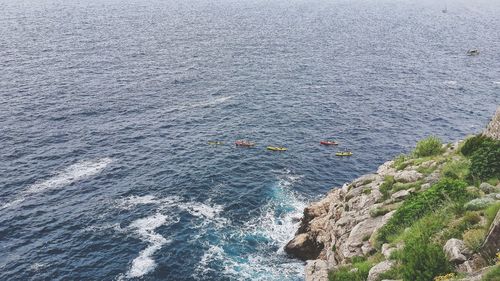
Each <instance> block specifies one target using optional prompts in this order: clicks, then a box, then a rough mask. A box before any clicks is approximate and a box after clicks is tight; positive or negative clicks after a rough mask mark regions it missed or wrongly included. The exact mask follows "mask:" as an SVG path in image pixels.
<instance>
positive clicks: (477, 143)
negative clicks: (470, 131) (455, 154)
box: [460, 135, 488, 156]
mask: <svg viewBox="0 0 500 281" xmlns="http://www.w3.org/2000/svg"><path fill="white" fill-rule="evenodd" d="M485 141H488V138H487V137H485V136H483V135H478V136H473V137H471V138H468V139H467V140H466V141H465V143H464V145H463V146H462V148H461V149H460V152H462V154H463V155H464V156H470V155H472V153H473V152H474V151H476V150H478V149H479V148H480V147H481V146H483V143H484V142H485Z"/></svg>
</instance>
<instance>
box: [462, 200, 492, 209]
mask: <svg viewBox="0 0 500 281" xmlns="http://www.w3.org/2000/svg"><path fill="white" fill-rule="evenodd" d="M493 202H495V200H494V199H491V198H489V197H483V198H476V199H472V200H471V201H469V202H467V203H465V205H464V207H465V209H466V210H471V211H477V210H482V209H484V208H486V207H488V205H490V204H491V203H493Z"/></svg>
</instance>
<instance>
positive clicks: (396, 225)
mask: <svg viewBox="0 0 500 281" xmlns="http://www.w3.org/2000/svg"><path fill="white" fill-rule="evenodd" d="M466 186H467V183H465V182H463V181H461V180H452V179H442V180H440V181H439V182H438V183H436V184H435V185H433V186H432V187H431V188H429V189H427V190H425V191H423V192H421V193H418V194H416V195H414V196H412V197H410V198H409V199H408V200H406V201H405V202H404V203H403V204H402V205H401V207H399V208H398V209H397V210H396V212H395V213H394V215H393V216H392V218H391V219H390V220H389V221H388V222H387V224H386V225H384V226H383V227H382V228H380V230H379V232H378V235H377V240H378V242H379V243H385V242H388V239H389V237H390V236H391V235H397V234H398V233H399V232H400V231H401V230H402V229H403V228H405V227H408V226H410V225H412V223H414V222H415V221H416V220H418V219H419V218H422V217H423V216H424V215H426V214H429V213H430V212H432V211H434V210H436V209H437V208H440V207H441V206H442V205H443V203H444V202H446V201H452V202H460V203H461V204H463V202H466V201H467V200H468V199H470V198H471V195H470V194H469V193H468V192H467V190H466Z"/></svg>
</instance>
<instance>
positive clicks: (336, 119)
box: [0, 0, 500, 281]
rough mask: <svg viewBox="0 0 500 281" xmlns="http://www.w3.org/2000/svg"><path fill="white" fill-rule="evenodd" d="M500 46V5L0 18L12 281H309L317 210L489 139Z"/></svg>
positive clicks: (287, 4)
mask: <svg viewBox="0 0 500 281" xmlns="http://www.w3.org/2000/svg"><path fill="white" fill-rule="evenodd" d="M443 10H445V12H443ZM499 30H500V1H497V0H456V1H446V2H445V1H434V0H419V1H416V0H182V1H181V0H176V1H174V0H15V1H14V0H0V252H1V254H0V280H181V281H182V280H284V281H287V280H302V279H303V278H304V263H303V262H301V261H298V260H295V259H292V258H289V257H288V256H287V255H286V253H285V252H284V251H283V247H284V245H285V244H286V243H287V242H288V241H289V240H290V239H291V238H292V237H293V236H294V233H295V231H296V230H297V226H298V223H299V220H300V217H301V214H302V210H303V208H304V207H305V206H307V204H308V203H310V202H312V201H314V200H317V199H319V198H321V196H323V195H324V194H325V193H326V192H327V191H329V190H330V189H332V188H335V187H339V186H342V184H344V183H345V182H348V181H351V180H353V179H355V178H357V177H358V176H360V175H362V174H365V173H369V172H373V171H375V170H376V168H377V167H378V166H379V165H380V164H382V163H383V162H385V161H387V160H389V159H391V158H393V157H394V156H396V155H398V154H400V153H408V152H410V151H411V149H412V147H413V146H414V145H415V143H416V141H418V140H420V139H422V138H425V137H427V136H430V135H435V136H438V137H440V138H441V139H442V140H443V141H444V142H453V141H456V140H458V139H463V138H464V137H466V136H467V135H468V134H474V133H478V132H480V131H481V130H482V129H483V128H484V127H485V125H486V124H487V122H488V121H489V119H490V118H491V116H492V115H493V113H494V111H495V109H496V107H497V105H499V104H500V33H499ZM472 48H477V49H478V50H479V51H480V54H479V55H477V56H467V50H469V49H472ZM238 139H247V140H249V141H253V142H255V143H256V145H255V147H253V148H242V147H236V146H235V145H234V141H236V140H238ZM321 140H335V141H338V142H339V145H338V146H337V147H326V146H321V145H320V144H319V142H320V141H321ZM208 141H220V142H223V144H222V145H209V144H208V143H207V142H208ZM269 145H271V146H285V147H287V148H288V151H286V152H273V151H267V150H266V147H267V146H269ZM344 149H349V150H351V151H352V152H353V156H352V157H336V156H335V152H337V151H339V150H344Z"/></svg>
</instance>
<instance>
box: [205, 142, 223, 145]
mask: <svg viewBox="0 0 500 281" xmlns="http://www.w3.org/2000/svg"><path fill="white" fill-rule="evenodd" d="M208 144H210V145H223V144H224V143H223V142H221V141H209V142H208Z"/></svg>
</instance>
